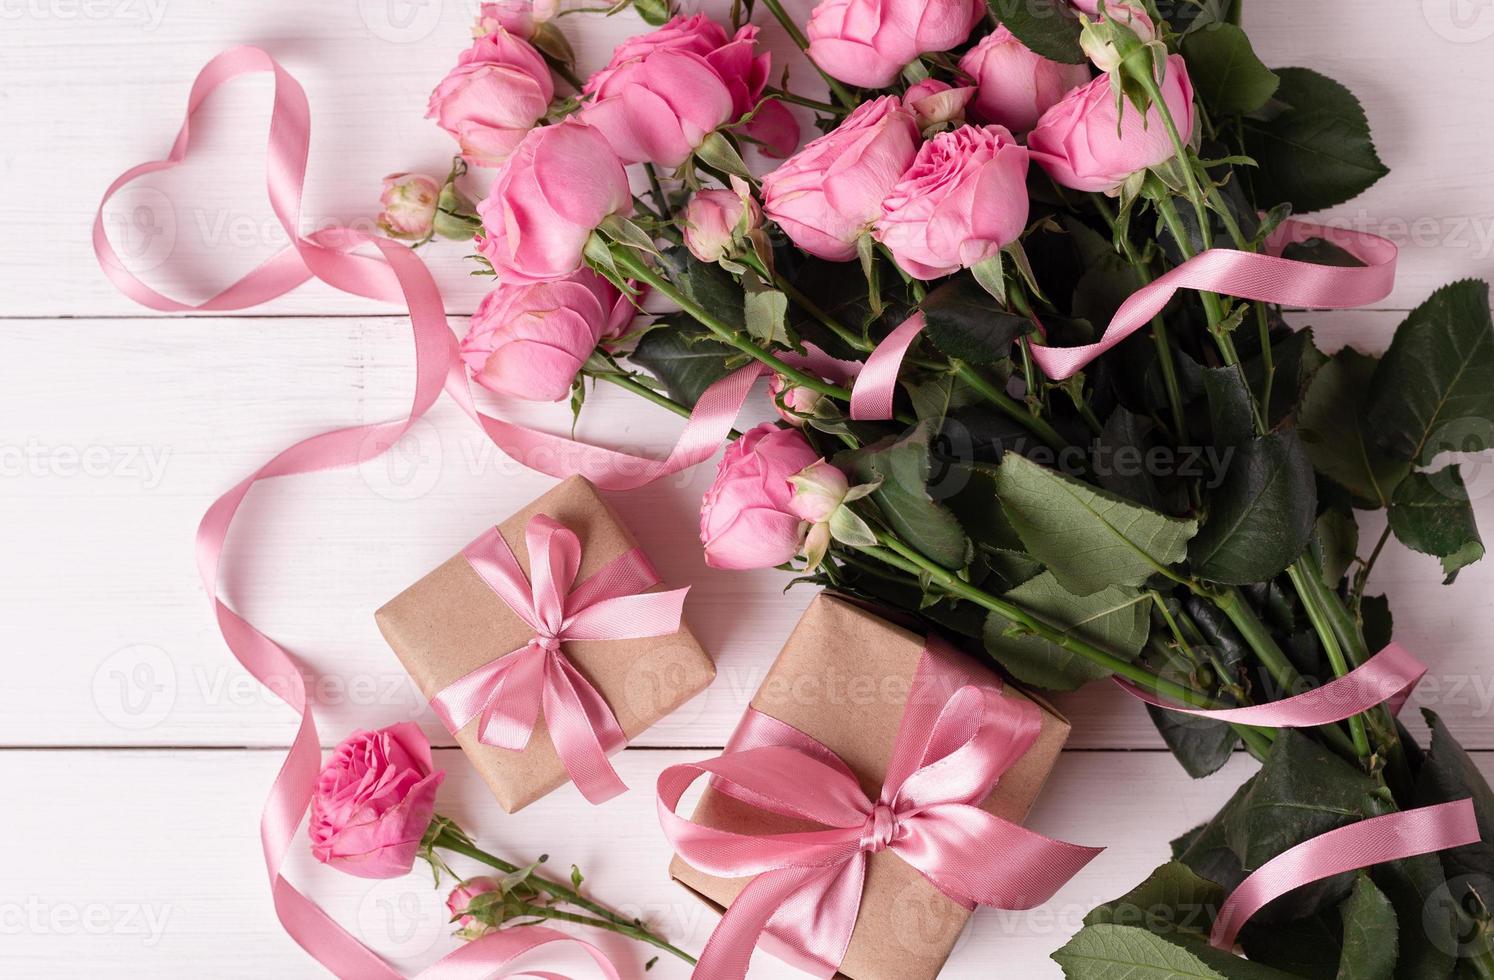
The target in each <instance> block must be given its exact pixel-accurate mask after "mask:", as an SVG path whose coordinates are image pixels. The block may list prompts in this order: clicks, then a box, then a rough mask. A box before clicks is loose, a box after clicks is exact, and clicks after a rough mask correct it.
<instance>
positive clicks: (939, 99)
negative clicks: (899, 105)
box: [903, 78, 975, 135]
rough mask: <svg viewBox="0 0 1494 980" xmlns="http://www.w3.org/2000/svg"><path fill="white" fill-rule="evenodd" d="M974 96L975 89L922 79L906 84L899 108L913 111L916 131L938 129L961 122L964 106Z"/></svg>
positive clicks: (925, 131)
mask: <svg viewBox="0 0 1494 980" xmlns="http://www.w3.org/2000/svg"><path fill="white" fill-rule="evenodd" d="M974 96H975V87H974V86H967V87H965V88H954V87H952V86H950V85H948V84H946V83H944V82H941V81H939V80H938V79H937V78H925V79H924V80H923V81H921V82H918V83H917V84H915V85H910V86H909V87H908V91H907V92H906V93H905V94H904V95H903V105H905V106H907V107H908V108H909V109H912V110H913V118H914V119H916V120H917V121H918V128H919V130H920V131H921V132H922V133H924V134H925V135H928V133H929V131H930V130H932V129H934V128H936V127H941V126H951V127H953V126H959V125H960V124H962V123H963V122H964V121H965V106H966V105H967V104H968V103H969V102H970V100H971V99H972V98H974Z"/></svg>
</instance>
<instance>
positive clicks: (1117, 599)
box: [985, 572, 1151, 691]
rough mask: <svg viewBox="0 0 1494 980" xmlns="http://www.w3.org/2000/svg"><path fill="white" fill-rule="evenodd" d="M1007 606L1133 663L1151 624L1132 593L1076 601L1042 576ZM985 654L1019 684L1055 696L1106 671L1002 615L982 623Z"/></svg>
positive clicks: (1142, 601)
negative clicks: (1016, 628)
mask: <svg viewBox="0 0 1494 980" xmlns="http://www.w3.org/2000/svg"><path fill="white" fill-rule="evenodd" d="M1004 598H1006V599H1008V600H1010V601H1011V602H1012V603H1013V604H1015V605H1018V606H1020V607H1022V608H1023V609H1025V610H1026V611H1028V612H1030V613H1032V614H1033V615H1034V616H1036V617H1037V618H1039V619H1041V620H1042V621H1043V622H1045V623H1047V624H1048V625H1050V626H1053V627H1055V628H1057V629H1059V630H1061V631H1063V632H1064V633H1066V634H1071V635H1074V636H1077V637H1079V638H1081V639H1083V640H1087V641H1088V642H1090V643H1092V644H1093V645H1095V646H1097V647H1099V648H1100V649H1102V650H1104V651H1106V652H1107V653H1112V654H1115V655H1116V656H1118V657H1120V658H1121V659H1123V660H1134V659H1135V657H1136V655H1137V654H1138V653H1140V652H1141V648H1142V646H1143V645H1145V643H1146V638H1147V634H1148V632H1149V631H1150V628H1151V621H1150V618H1149V617H1148V615H1147V598H1146V597H1145V596H1144V595H1143V594H1142V593H1139V592H1137V591H1135V590H1134V589H1122V588H1119V587H1116V586H1111V587H1109V588H1106V589H1102V590H1100V591H1098V592H1095V593H1092V594H1090V595H1084V596H1076V595H1074V594H1073V593H1071V592H1069V591H1068V590H1067V589H1065V588H1064V587H1063V586H1061V585H1060V584H1059V583H1058V581H1057V580H1056V579H1055V578H1054V577H1053V575H1052V573H1050V572H1044V573H1043V574H1041V575H1039V576H1037V577H1036V578H1033V579H1029V580H1028V581H1026V582H1023V583H1022V584H1021V585H1019V586H1017V587H1016V588H1015V589H1012V590H1011V591H1010V592H1008V593H1007V594H1006V595H1005V596H1004ZM985 643H986V650H987V651H988V652H989V653H990V654H991V656H993V657H995V658H996V660H997V661H998V662H999V663H1000V664H1001V665H1002V666H1003V667H1005V668H1006V669H1007V670H1009V671H1010V672H1011V673H1012V675H1013V676H1014V677H1016V678H1017V679H1018V680H1019V681H1022V682H1024V683H1027V684H1033V685H1036V686H1038V687H1045V688H1048V689H1050V690H1055V691H1072V690H1074V689H1075V688H1078V687H1081V686H1083V685H1084V684H1087V683H1088V682H1090V681H1094V680H1100V679H1102V678H1105V677H1109V676H1110V671H1108V670H1106V669H1105V668H1103V667H1100V666H1098V665H1097V664H1095V663H1093V662H1092V661H1089V660H1086V659H1084V658H1083V657H1081V656H1079V655H1078V654H1077V653H1071V652H1069V651H1068V650H1065V649H1063V648H1062V647H1060V646H1057V645H1055V644H1053V643H1050V642H1048V641H1047V640H1045V639H1043V638H1041V637H1037V636H1033V635H1031V634H1023V633H1018V632H1015V631H1014V630H1013V623H1012V622H1011V620H1009V619H1007V618H1006V617H1005V616H1002V615H1001V614H1000V613H995V612H993V613H991V615H990V616H989V617H987V619H986V628H985Z"/></svg>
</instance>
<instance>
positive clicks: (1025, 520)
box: [996, 453, 1198, 595]
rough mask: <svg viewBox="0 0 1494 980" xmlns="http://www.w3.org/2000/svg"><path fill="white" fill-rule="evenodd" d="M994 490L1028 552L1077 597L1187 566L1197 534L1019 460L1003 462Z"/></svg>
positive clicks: (1189, 525) (1192, 527) (1011, 456)
mask: <svg viewBox="0 0 1494 980" xmlns="http://www.w3.org/2000/svg"><path fill="white" fill-rule="evenodd" d="M996 490H997V493H998V494H999V496H1000V498H1001V506H1002V509H1003V510H1005V511H1006V516H1007V518H1008V519H1009V520H1010V521H1011V523H1012V526H1013V527H1015V528H1016V529H1017V534H1018V535H1020V536H1021V538H1022V542H1023V544H1025V545H1026V546H1027V550H1028V551H1029V552H1031V553H1032V556H1033V557H1034V558H1036V559H1037V560H1038V561H1041V562H1042V563H1043V564H1045V565H1047V566H1048V568H1049V569H1050V570H1052V572H1053V575H1054V577H1055V578H1057V579H1058V582H1059V583H1060V584H1061V585H1062V586H1063V587H1064V588H1065V589H1068V590H1069V591H1070V592H1073V593H1075V594H1077V595H1089V594H1091V593H1095V592H1099V591H1100V590H1101V589H1104V588H1106V587H1107V586H1113V585H1119V586H1130V587H1135V586H1139V585H1141V584H1142V583H1143V582H1145V581H1146V580H1147V579H1148V578H1150V577H1151V576H1152V575H1153V574H1156V572H1157V571H1158V569H1160V568H1166V567H1168V566H1170V565H1175V564H1177V563H1178V562H1180V561H1182V560H1183V559H1184V558H1185V557H1186V556H1187V553H1188V539H1189V538H1191V537H1193V535H1194V533H1195V532H1196V531H1197V530H1198V524H1197V522H1195V521H1192V520H1180V519H1177V518H1173V517H1167V516H1166V515H1164V514H1159V513H1157V512H1156V511H1154V510H1148V509H1147V508H1145V507H1141V506H1138V505H1137V504H1134V503H1132V502H1130V501H1129V500H1125V499H1123V498H1121V497H1118V496H1115V495H1114V494H1111V493H1106V492H1104V491H1101V490H1096V489H1095V488H1093V487H1091V486H1089V485H1088V484H1086V483H1083V482H1081V481H1079V480H1076V479H1074V478H1072V477H1068V476H1064V475H1063V474H1061V473H1058V472H1056V471H1054V470H1050V469H1047V468H1045V467H1042V466H1039V465H1038V464H1037V463H1034V462H1032V461H1031V460H1029V459H1027V458H1025V457H1023V456H1019V455H1017V454H1016V453H1007V454H1006V456H1005V457H1004V458H1003V459H1002V461H1001V465H1000V467H999V468H998V469H997V471H996Z"/></svg>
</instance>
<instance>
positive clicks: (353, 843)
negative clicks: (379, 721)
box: [307, 721, 446, 878]
mask: <svg viewBox="0 0 1494 980" xmlns="http://www.w3.org/2000/svg"><path fill="white" fill-rule="evenodd" d="M445 775H446V774H445V773H444V772H442V771H440V770H433V769H432V767H431V747H430V743H429V742H427V741H426V739H425V735H424V734H423V733H422V732H421V731H420V726H419V725H416V724H415V723H414V722H408V721H407V722H401V723H400V724H398V725H390V726H389V727H388V728H381V729H379V730H378V731H376V732H366V731H365V732H355V733H354V734H352V735H350V736H348V737H347V738H346V739H344V740H343V742H342V744H340V745H338V746H337V748H336V749H334V750H333V751H332V756H331V758H329V759H328V760H327V762H326V764H325V765H323V766H322V771H321V774H320V775H319V776H318V777H317V783H316V792H315V794H314V795H313V796H312V799H311V820H310V823H309V825H308V828H307V833H308V835H309V836H310V837H311V853H312V855H313V856H314V857H315V858H316V859H317V860H318V861H321V862H322V863H323V864H328V865H331V866H332V867H335V868H337V869H338V870H339V871H346V872H347V873H348V874H351V875H356V876H357V877H359V878H395V877H398V876H399V875H402V874H405V873H407V872H408V871H409V870H410V868H411V866H412V865H413V864H414V863H415V858H416V856H417V854H418V852H419V850H420V840H421V838H422V837H424V836H425V832H426V829H427V828H428V827H429V826H430V823H431V818H432V817H433V816H435V812H436V788H437V787H438V786H440V785H441V780H442V778H443V777H444V776H445Z"/></svg>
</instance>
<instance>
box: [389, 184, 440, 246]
mask: <svg viewBox="0 0 1494 980" xmlns="http://www.w3.org/2000/svg"><path fill="white" fill-rule="evenodd" d="M440 199H441V184H440V182H439V181H437V180H436V179H435V178H433V177H427V176H425V175H424V174H390V175H389V176H388V177H385V178H384V193H383V194H381V195H379V203H380V204H382V205H383V206H384V210H383V212H382V213H380V215H379V227H380V228H382V229H384V233H385V234H386V235H389V236H391V237H393V238H426V237H429V236H430V234H431V229H432V228H433V227H434V225H435V221H436V202H437V201H439V200H440Z"/></svg>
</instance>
